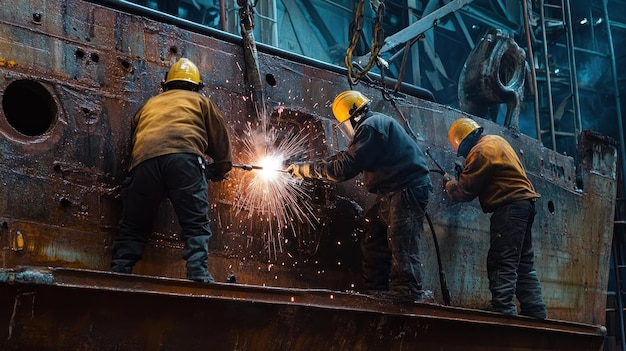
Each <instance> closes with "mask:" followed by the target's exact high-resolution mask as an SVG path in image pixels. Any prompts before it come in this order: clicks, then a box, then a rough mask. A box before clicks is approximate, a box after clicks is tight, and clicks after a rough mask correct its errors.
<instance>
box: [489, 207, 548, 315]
mask: <svg viewBox="0 0 626 351" xmlns="http://www.w3.org/2000/svg"><path fill="white" fill-rule="evenodd" d="M534 220H535V203H534V202H533V201H530V200H524V201H516V202H513V203H510V204H507V205H505V206H502V207H500V208H498V209H497V210H496V211H495V212H494V213H493V215H492V216H491V228H490V231H491V246H490V248H489V253H488V254H487V274H488V277H489V290H491V296H492V299H491V308H492V309H494V310H497V311H500V312H503V313H507V314H517V308H516V306H515V302H514V301H513V297H514V296H517V299H518V300H519V302H520V307H521V311H520V314H523V315H529V316H533V317H540V318H546V305H545V303H544V301H543V295H542V292H541V283H540V282H539V279H538V277H537V271H536V270H535V268H534V260H535V257H534V252H533V245H532V237H531V231H532V225H533V222H534Z"/></svg>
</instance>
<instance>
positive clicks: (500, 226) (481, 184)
mask: <svg viewBox="0 0 626 351" xmlns="http://www.w3.org/2000/svg"><path fill="white" fill-rule="evenodd" d="M482 132H483V128H482V127H481V126H479V125H478V123H476V122H475V121H474V120H472V119H470V118H460V119H458V120H456V121H454V122H453V123H452V125H451V126H450V129H449V130H448V141H449V142H450V145H452V147H453V148H454V150H455V151H456V152H457V156H463V157H465V165H464V167H463V171H462V172H461V173H460V175H459V179H458V180H455V179H454V178H453V177H452V176H450V175H449V174H445V175H444V180H443V184H444V187H445V191H446V193H447V195H448V197H449V198H450V199H451V200H453V201H472V200H473V199H474V198H476V197H478V200H479V201H480V206H481V208H482V210H483V211H484V212H485V213H492V215H491V225H490V233H491V241H490V242H491V245H490V248H489V252H488V254H487V274H488V278H489V290H490V291H491V296H492V298H491V305H490V306H488V307H486V308H485V310H488V311H495V312H501V313H505V314H510V315H516V314H517V307H516V305H515V303H514V301H513V297H514V296H516V297H517V299H518V301H519V302H520V307H521V310H520V314H522V315H526V316H531V317H536V318H541V319H544V318H546V317H547V313H546V306H545V303H544V301H543V296H542V292H541V283H540V281H539V279H538V277H537V271H536V270H535V268H534V252H533V246H532V237H531V231H532V225H533V221H534V218H535V213H536V210H535V202H536V201H537V199H538V198H539V197H540V195H539V194H538V193H536V192H535V189H534V187H533V185H532V184H531V182H530V180H529V179H528V177H527V176H526V172H525V170H524V167H523V166H522V163H521V162H520V160H519V158H518V157H517V155H516V154H515V151H514V150H513V148H512V147H511V145H509V143H508V142H507V141H506V140H505V139H504V138H502V137H500V136H498V135H483V134H482Z"/></svg>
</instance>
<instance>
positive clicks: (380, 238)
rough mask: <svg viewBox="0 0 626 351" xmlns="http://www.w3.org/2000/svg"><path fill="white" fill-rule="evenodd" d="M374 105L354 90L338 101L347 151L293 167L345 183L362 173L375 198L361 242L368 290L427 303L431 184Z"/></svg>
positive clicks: (414, 152)
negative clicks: (425, 241)
mask: <svg viewBox="0 0 626 351" xmlns="http://www.w3.org/2000/svg"><path fill="white" fill-rule="evenodd" d="M370 102H371V100H370V99H369V98H367V97H366V96H365V95H363V94H362V93H360V92H358V91H355V90H347V91H344V92H342V93H340V94H339V95H337V97H336V98H335V100H334V101H333V104H332V110H333V114H334V115H335V118H336V119H337V121H338V122H339V123H340V124H339V129H340V130H341V131H342V132H343V134H344V135H345V136H346V137H347V138H348V139H349V141H350V142H349V145H348V148H347V150H345V151H341V152H339V153H337V154H336V155H333V156H331V157H329V158H327V159H325V160H320V161H317V162H301V163H295V164H292V165H290V166H289V167H288V168H287V171H288V172H289V173H291V175H292V176H294V177H297V178H316V179H323V180H329V181H334V182H341V181H345V180H348V179H351V178H354V177H355V176H357V175H358V174H360V173H363V182H364V184H365V186H366V187H367V190H368V191H369V192H371V193H373V194H376V195H377V198H376V202H375V204H374V205H373V206H372V207H371V208H370V209H369V210H368V211H367V213H366V215H365V222H366V231H365V237H364V239H363V241H362V253H363V262H362V270H363V272H362V273H363V278H364V284H365V290H366V291H367V292H368V293H370V294H374V295H375V296H377V297H381V298H385V299H391V300H400V301H418V302H421V301H425V300H429V299H430V298H432V297H431V294H429V293H425V292H424V287H423V286H422V284H423V280H422V260H421V257H420V246H421V238H422V235H423V232H424V228H423V222H424V214H425V211H426V206H427V205H428V198H429V193H430V191H431V190H432V185H431V181H430V176H429V170H428V167H427V165H426V160H425V158H424V154H423V153H422V152H421V150H420V148H419V147H418V145H417V143H416V141H415V140H413V139H412V138H411V136H410V135H409V134H408V133H407V132H406V130H404V128H403V127H402V126H401V125H400V124H399V123H398V122H397V121H396V120H394V119H393V118H391V117H390V116H387V115H384V114H382V113H377V112H373V111H371V110H370V108H369V105H370Z"/></svg>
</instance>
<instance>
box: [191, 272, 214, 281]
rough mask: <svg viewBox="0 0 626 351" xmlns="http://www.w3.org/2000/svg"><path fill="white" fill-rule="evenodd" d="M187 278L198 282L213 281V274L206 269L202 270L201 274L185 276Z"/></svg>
mask: <svg viewBox="0 0 626 351" xmlns="http://www.w3.org/2000/svg"><path fill="white" fill-rule="evenodd" d="M187 279H189V280H193V281H194V282H198V283H215V279H213V276H212V275H211V273H209V272H208V271H207V272H204V274H202V275H194V276H187Z"/></svg>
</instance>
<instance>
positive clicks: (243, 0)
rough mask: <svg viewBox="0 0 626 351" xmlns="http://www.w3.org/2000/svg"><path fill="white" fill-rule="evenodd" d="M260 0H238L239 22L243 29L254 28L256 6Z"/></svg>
mask: <svg viewBox="0 0 626 351" xmlns="http://www.w3.org/2000/svg"><path fill="white" fill-rule="evenodd" d="M257 2H258V0H254V1H252V2H250V1H248V0H237V5H239V7H240V9H239V23H240V25H241V29H242V30H252V29H254V8H255V7H256V4H257Z"/></svg>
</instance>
